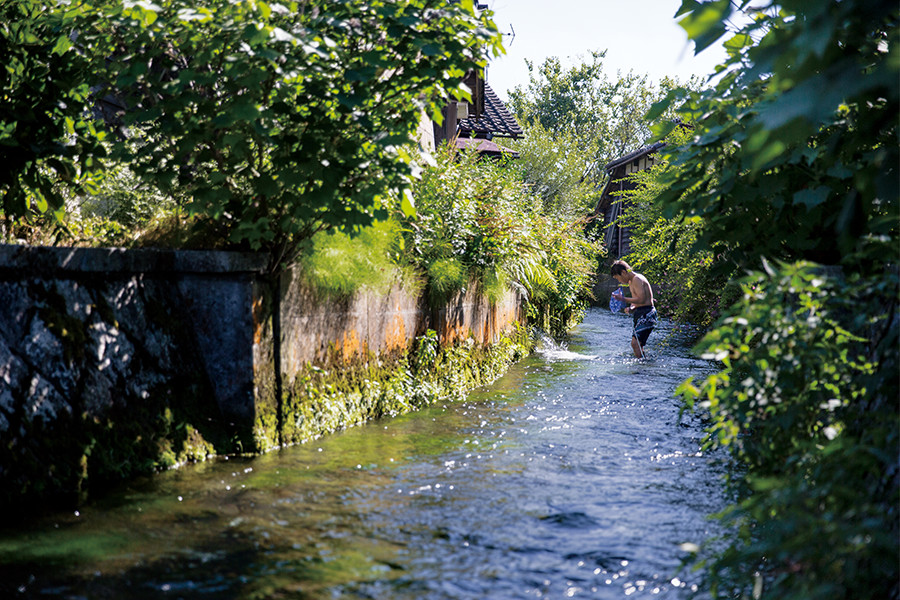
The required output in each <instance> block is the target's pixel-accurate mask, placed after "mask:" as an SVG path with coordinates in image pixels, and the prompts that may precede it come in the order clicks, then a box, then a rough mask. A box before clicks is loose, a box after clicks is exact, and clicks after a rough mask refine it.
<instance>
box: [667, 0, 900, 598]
mask: <svg viewBox="0 0 900 600" xmlns="http://www.w3.org/2000/svg"><path fill="white" fill-rule="evenodd" d="M749 4H750V3H749V2H748V1H746V0H744V1H742V2H739V3H738V2H728V1H727V0H721V1H719V0H716V1H711V2H699V1H697V0H684V1H683V2H682V9H681V11H680V12H679V15H682V16H683V17H682V20H681V23H682V25H683V26H684V28H685V29H686V31H687V32H688V34H689V35H690V37H691V38H692V39H694V40H695V41H696V43H697V46H698V49H700V50H702V48H703V47H706V46H708V45H709V44H711V43H713V42H714V41H715V40H716V39H718V38H719V37H721V35H722V34H723V33H724V32H725V31H726V27H727V26H728V24H729V23H733V22H734V20H733V19H732V18H733V17H734V16H735V15H734V14H733V12H734V11H736V10H739V9H744V8H746V7H747V6H748V5H749ZM761 5H763V6H761ZM753 6H754V7H756V8H757V10H754V11H752V17H753V18H752V19H748V20H747V24H746V25H743V26H741V28H740V30H738V31H737V32H734V34H733V35H732V36H730V37H729V38H728V39H727V41H726V42H725V47H726V48H727V49H728V50H729V52H730V58H729V59H728V61H727V62H726V63H725V64H724V65H723V66H722V67H721V68H720V72H719V74H718V76H717V78H716V79H715V80H714V81H715V85H714V86H713V87H711V88H710V89H708V90H705V91H700V92H690V91H687V90H674V91H673V92H671V93H670V94H668V96H667V98H666V99H665V100H663V101H661V102H660V103H658V104H657V105H655V106H654V108H653V110H652V111H651V113H650V116H651V117H657V116H659V115H661V114H663V111H666V110H671V109H672V108H676V110H677V111H678V112H679V113H680V114H681V115H682V117H683V118H684V119H685V120H689V121H693V122H694V124H695V126H696V129H695V135H694V137H693V138H692V139H691V140H689V141H687V142H686V143H683V144H680V145H671V146H669V147H667V148H666V150H664V152H663V154H664V156H665V158H666V159H667V161H668V164H669V165H670V166H671V167H672V168H669V169H666V170H665V171H663V172H662V173H661V177H660V178H659V179H658V180H657V181H656V183H657V185H658V188H657V194H656V201H657V202H659V203H660V206H661V209H662V215H663V216H664V217H666V218H669V219H672V220H674V221H675V222H681V223H698V224H699V225H700V226H699V227H698V228H697V229H696V233H697V237H696V243H695V244H694V248H695V250H697V251H707V252H710V253H711V254H712V256H714V257H717V258H718V259H719V260H722V261H727V263H729V264H730V265H732V267H731V268H735V267H736V268H738V269H740V270H744V271H747V272H748V275H747V277H746V278H745V279H743V280H742V281H741V285H742V291H743V298H742V299H741V300H740V301H739V302H737V303H736V304H735V305H734V306H733V307H732V308H731V310H729V311H728V313H727V315H726V317H725V318H724V319H722V320H720V321H719V322H718V324H717V326H716V327H715V328H714V329H713V330H712V331H711V332H710V333H709V334H708V336H707V337H706V338H705V340H704V341H702V342H701V345H700V348H701V349H702V350H703V351H704V352H706V353H707V355H708V356H709V357H711V358H715V359H716V360H719V361H721V363H722V366H723V369H722V371H721V372H720V373H718V374H716V375H713V376H711V377H709V378H707V379H706V380H705V381H703V382H701V383H695V382H693V381H689V382H686V383H685V385H684V386H682V388H681V392H682V393H683V395H684V397H685V399H686V401H687V402H688V405H689V406H692V407H694V408H695V409H702V410H704V411H708V414H709V417H710V423H711V424H710V437H709V439H708V443H709V444H710V445H723V446H726V447H728V448H731V449H732V450H733V451H734V452H735V454H736V456H738V457H739V458H740V459H741V460H742V461H743V463H744V464H745V465H746V467H747V469H746V474H745V476H743V477H740V478H738V479H737V480H736V483H737V484H738V488H739V490H740V491H741V496H740V501H739V503H738V504H736V505H735V506H734V507H732V508H731V509H730V510H729V511H727V513H726V517H727V518H728V519H729V520H730V521H731V522H732V523H733V524H735V526H736V527H737V531H738V533H739V535H738V536H737V537H735V538H734V539H732V540H730V541H729V543H728V545H727V547H726V549H725V551H724V552H723V553H722V554H720V555H719V556H718V557H713V558H712V559H711V560H710V561H709V563H708V567H709V574H710V578H711V582H712V585H713V588H714V591H715V592H717V593H718V594H721V595H725V596H728V597H749V596H751V595H754V594H756V595H757V597H758V595H759V593H760V592H761V591H762V593H763V594H764V595H765V596H766V597H768V596H771V597H778V598H796V599H800V598H803V599H810V598H822V599H825V598H829V599H831V598H897V597H898V596H900V588H898V583H897V582H898V578H897V565H898V564H900V553H898V547H897V539H898V535H900V518H898V509H897V507H898V505H900V503H898V500H900V479H898V474H900V466H898V459H897V456H898V443H900V419H898V414H897V404H896V400H897V398H898V397H900V387H898V380H900V377H898V372H900V371H898V363H897V344H898V340H900V337H898V332H900V320H898V317H897V312H896V311H897V304H898V299H900V278H898V270H897V269H898V258H900V256H898V254H900V243H898V226H900V219H898V209H897V203H898V172H897V169H898V168H900V146H898V122H897V114H898V108H900V89H898V88H900V54H898V53H900V34H898V20H900V10H898V8H897V6H896V4H895V3H889V2H866V1H862V0H844V1H842V2H821V3H810V2H802V1H800V0H787V1H783V2H779V3H777V5H776V4H775V3H761V2H754V3H753ZM760 7H761V8H760ZM748 10H749V9H748ZM671 129H672V126H671V125H670V124H668V123H667V122H663V123H661V124H660V125H658V127H657V130H658V132H659V133H660V134H665V133H666V132H668V131H669V130H671Z"/></svg>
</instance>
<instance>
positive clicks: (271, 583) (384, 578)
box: [0, 311, 727, 599]
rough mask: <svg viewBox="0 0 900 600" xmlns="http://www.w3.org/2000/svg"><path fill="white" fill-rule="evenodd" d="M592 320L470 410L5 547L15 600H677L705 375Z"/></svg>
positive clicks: (215, 476)
mask: <svg viewBox="0 0 900 600" xmlns="http://www.w3.org/2000/svg"><path fill="white" fill-rule="evenodd" d="M629 336H630V322H629V320H628V319H627V318H626V317H622V316H617V315H611V314H609V313H606V312H600V311H592V312H590V313H589V314H588V316H587V318H586V319H585V322H584V323H583V324H582V325H581V326H580V327H578V328H577V330H576V331H575V332H574V333H573V335H572V336H571V337H570V338H569V340H568V341H567V343H566V345H559V344H554V343H552V342H550V341H549V340H545V341H544V342H543V343H542V344H541V346H540V347H539V349H538V351H537V352H536V353H535V354H533V355H532V356H530V357H528V358H526V359H525V360H523V361H521V362H520V363H519V364H517V365H514V366H513V368H511V369H510V371H509V372H508V373H507V374H506V375H505V376H504V377H502V378H501V379H499V380H498V381H496V382H494V383H493V384H492V385H490V386H487V387H485V388H483V389H479V390H476V391H475V392H474V393H472V394H471V395H470V397H469V398H468V399H467V400H466V401H465V402H457V403H447V404H439V405H435V406H432V407H429V408H426V409H424V410H421V411H419V412H417V413H414V414H409V415H405V416H402V417H398V418H394V419H390V420H384V421H379V422H374V423H370V424H368V425H366V426H362V427H358V428H355V429H351V430H348V431H345V432H342V433H339V434H335V435H331V436H328V437H326V438H323V439H320V440H317V441H315V442H311V443H308V444H305V445H301V446H297V447H294V448H290V449H286V450H283V451H281V452H276V453H272V454H269V455H265V456H261V457H257V458H253V459H239V460H235V459H232V460H221V461H217V462H213V463H208V464H203V465H197V466H194V467H189V468H183V469H180V470H177V471H172V472H168V473H164V474H161V475H159V476H157V477H154V478H152V479H149V480H145V481H142V482H139V483H136V484H133V485H131V486H129V487H127V488H125V489H123V490H122V491H121V492H120V493H118V494H116V495H111V496H110V497H108V498H106V499H105V500H104V501H102V502H97V503H95V504H93V505H91V506H89V507H87V508H85V509H84V510H83V511H82V513H81V514H56V515H51V516H49V517H47V518H46V519H44V520H42V521H41V522H39V523H31V524H28V525H27V526H25V527H23V528H22V529H21V530H18V531H6V532H4V533H2V534H0V582H2V583H0V596H2V597H11V598H53V597H56V598H122V597H128V598H161V597H163V598H170V597H171V598H316V599H318V598H334V597H342V598H397V599H420V598H429V599H431V598H448V599H449V598H460V599H461V598H467V599H468V598H471V599H476V598H478V599H481V598H492V599H495V598H496V599H505V598H535V597H553V598H562V597H586V598H621V597H626V596H627V597H631V598H635V597H638V598H640V597H647V598H650V597H654V598H656V597H667V598H686V597H689V596H690V595H691V593H692V591H691V588H692V586H695V585H697V583H698V580H697V575H696V574H692V573H691V572H684V570H683V569H681V568H680V567H681V562H682V560H683V559H684V558H685V557H686V556H687V553H686V551H685V550H684V548H685V547H686V546H684V544H686V543H688V544H699V543H702V542H703V541H704V540H706V539H708V538H710V537H711V536H714V535H717V534H719V533H721V532H719V531H718V530H717V529H716V527H717V525H716V524H715V523H714V522H711V521H710V520H709V519H708V518H707V515H709V514H711V513H713V512H716V511H718V510H720V509H721V508H723V507H724V505H725V503H726V500H727V499H726V498H725V497H724V492H723V490H722V486H721V475H722V474H724V472H725V468H726V465H725V461H724V457H721V456H716V455H706V454H704V453H702V452H700V449H699V443H700V439H701V437H702V423H700V422H699V420H697V419H696V418H695V417H690V416H684V417H681V418H680V417H679V405H678V401H677V399H675V398H674V397H673V390H674V389H675V387H676V386H677V385H678V383H680V382H681V381H682V380H683V379H685V378H686V377H688V376H690V375H697V376H703V375H704V374H706V373H709V372H710V368H711V367H710V366H709V365H708V364H707V363H705V362H703V361H699V360H697V359H695V358H693V357H691V355H690V353H689V352H688V349H687V345H686V344H687V343H689V341H690V339H689V336H687V335H686V334H685V332H684V331H682V330H678V329H675V328H673V327H671V326H669V325H668V324H666V323H663V324H662V326H661V328H660V330H659V331H657V332H654V334H653V336H652V337H651V341H650V343H649V344H648V347H647V349H648V353H649V355H650V357H649V358H648V359H644V360H635V359H633V358H629V355H630V348H629V345H628V343H629Z"/></svg>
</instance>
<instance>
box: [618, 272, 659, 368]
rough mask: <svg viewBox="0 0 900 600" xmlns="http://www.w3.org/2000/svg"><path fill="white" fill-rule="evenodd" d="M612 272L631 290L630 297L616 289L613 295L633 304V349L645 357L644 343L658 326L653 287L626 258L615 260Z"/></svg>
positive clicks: (637, 355)
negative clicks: (629, 264) (636, 271)
mask: <svg viewBox="0 0 900 600" xmlns="http://www.w3.org/2000/svg"><path fill="white" fill-rule="evenodd" d="M610 274H611V275H612V276H613V278H614V279H615V280H616V281H618V282H619V283H621V284H622V285H627V286H628V288H629V290H630V292H631V297H629V298H625V296H624V294H622V290H616V291H615V292H613V296H614V297H615V298H618V299H619V300H622V301H624V302H628V303H630V305H631V306H630V307H629V308H630V310H631V314H632V316H633V318H634V330H633V331H632V334H631V349H632V351H633V352H634V355H635V356H636V357H638V358H643V356H644V344H646V343H647V338H648V337H650V332H651V331H653V328H654V327H656V319H657V313H656V308H655V307H654V306H653V288H651V287H650V282H649V281H647V278H646V277H644V276H643V275H641V274H640V273H635V272H634V271H632V270H631V267H630V266H628V263H627V262H625V261H624V260H617V261H616V262H614V263H613V265H612V268H611V269H610Z"/></svg>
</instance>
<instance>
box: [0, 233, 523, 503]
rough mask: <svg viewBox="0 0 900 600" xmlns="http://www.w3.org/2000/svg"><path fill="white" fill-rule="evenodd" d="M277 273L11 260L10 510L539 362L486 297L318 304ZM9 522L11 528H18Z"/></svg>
mask: <svg viewBox="0 0 900 600" xmlns="http://www.w3.org/2000/svg"><path fill="white" fill-rule="evenodd" d="M267 262H268V259H267V257H266V256H262V255H256V254H240V253H226V252H191V251H162V250H160V251H154V250H122V249H84V248H44V247H24V246H9V245H0V307H2V308H0V507H11V506H19V507H22V506H26V505H27V506H30V507H32V508H38V507H42V506H46V505H48V504H62V505H72V504H75V503H78V502H80V501H82V500H83V499H84V498H85V497H87V496H88V495H89V494H90V493H91V492H94V491H97V490H101V489H103V488H105V487H107V486H109V485H110V484H114V483H117V482H119V481H122V480H125V479H128V478H132V477H135V476H137V475H143V474H150V473H153V472H155V471H158V470H160V469H164V468H169V467H171V466H174V465H177V464H180V463H183V462H186V461H196V460H203V459H205V458H208V457H211V456H215V455H223V454H233V453H255V452H262V451H267V450H270V449H273V448H277V447H281V446H283V445H288V444H293V443H297V442H301V441H304V440H307V439H311V438H313V437H316V436H318V435H321V434H323V433H326V432H328V431H333V430H335V429H338V428H342V427H347V426H351V425H353V424H356V423H360V422H362V421H365V420H367V419H370V418H373V417H379V416H382V415H389V414H398V413H401V412H404V411H406V410H411V409H414V408H416V407H418V406H421V405H422V404H425V403H428V402H432V401H434V400H436V399H438V398H441V397H445V396H447V395H452V394H461V393H463V392H464V391H465V390H467V389H469V388H471V387H473V386H475V385H481V384H483V383H486V382H487V381H489V380H491V379H493V378H494V377H496V376H498V375H499V374H501V373H502V372H503V371H504V370H505V368H506V366H507V365H508V364H509V363H510V362H512V361H513V360H516V359H517V358H518V357H519V356H521V355H522V353H523V352H527V350H528V339H527V338H528V336H527V335H526V334H525V331H524V328H523V327H521V326H520V323H521V321H522V320H523V319H524V313H523V310H522V303H521V299H520V298H519V297H518V296H517V295H515V294H514V293H512V292H510V294H509V296H508V297H507V298H505V299H504V300H502V301H501V302H498V303H495V304H490V303H488V302H487V301H486V300H485V299H484V298H483V297H482V295H481V294H479V292H478V290H477V289H476V288H475V287H474V286H470V291H469V292H468V293H466V294H460V295H459V296H457V297H456V298H454V299H453V300H452V301H451V302H450V303H448V305H447V306H444V307H440V308H439V309H434V308H432V307H429V306H428V305H427V304H425V303H424V301H423V299H422V298H421V297H420V294H419V293H418V292H417V291H416V290H408V289H404V288H403V287H402V286H397V287H395V288H394V289H392V290H390V291H389V292H388V293H387V294H380V295H379V294H373V293H370V292H364V293H361V294H359V295H358V296H357V297H354V298H350V299H346V300H344V301H337V302H336V301H318V300H316V298H315V297H314V295H313V294H312V293H310V292H309V290H307V289H305V288H304V286H303V284H302V282H301V281H300V278H299V277H296V276H295V274H293V273H292V272H291V271H287V272H285V273H284V274H282V275H281V276H279V277H277V278H273V277H271V276H269V275H267V274H266V273H265V272H264V270H265V265H266V264H267ZM5 514H13V513H10V512H9V511H6V512H5Z"/></svg>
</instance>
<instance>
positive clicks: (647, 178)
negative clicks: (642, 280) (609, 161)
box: [615, 127, 738, 329]
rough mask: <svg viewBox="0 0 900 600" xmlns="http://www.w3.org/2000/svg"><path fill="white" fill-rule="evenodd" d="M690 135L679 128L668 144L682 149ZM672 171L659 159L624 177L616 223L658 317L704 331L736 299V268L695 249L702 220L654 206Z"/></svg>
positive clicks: (657, 204) (707, 251)
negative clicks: (628, 185) (629, 185)
mask: <svg viewBox="0 0 900 600" xmlns="http://www.w3.org/2000/svg"><path fill="white" fill-rule="evenodd" d="M692 133H693V130H692V129H687V128H682V127H679V128H678V129H676V130H675V131H673V132H672V133H670V134H669V135H668V137H667V138H666V142H667V143H669V144H675V145H678V144H680V143H684V142H685V141H687V140H688V139H689V138H690V136H691V135H692ZM675 168H677V167H674V166H672V165H670V164H669V162H668V161H667V160H666V159H665V158H660V159H659V160H658V161H656V163H655V164H654V165H653V166H652V167H651V168H649V169H647V170H644V171H638V172H636V173H633V174H631V175H629V176H628V177H629V178H630V179H631V181H632V182H633V183H634V184H635V185H634V188H633V189H629V190H625V191H624V192H622V193H621V195H620V196H619V197H618V198H616V200H615V201H616V202H627V209H626V210H624V211H623V212H622V213H621V216H620V217H619V219H620V225H622V226H624V227H627V228H628V229H629V231H631V248H632V251H631V253H630V254H629V255H628V256H625V257H623V258H624V259H625V260H626V261H627V262H628V264H630V265H631V266H632V267H634V268H635V270H639V271H640V272H641V273H644V274H645V275H647V277H648V278H649V280H650V281H652V282H653V283H654V286H655V294H654V301H655V303H656V307H657V308H658V309H659V311H660V313H661V314H663V315H665V316H667V317H671V318H674V319H675V320H677V321H680V322H683V323H691V324H693V325H695V326H697V327H700V328H703V329H706V328H708V327H710V326H711V325H712V324H713V322H715V320H716V319H717V318H718V317H719V316H720V315H721V314H722V312H723V311H724V309H726V308H727V307H728V306H729V305H730V304H731V303H732V302H733V301H735V300H736V299H737V298H736V296H737V294H738V290H737V285H736V284H734V283H733V282H731V281H730V280H731V277H732V276H733V275H734V265H733V263H730V262H727V261H724V260H722V257H721V256H716V255H715V254H713V252H712V250H710V249H709V248H698V247H697V239H698V237H699V236H700V235H701V234H702V232H703V228H704V223H703V219H702V218H700V217H692V218H690V219H683V220H680V219H670V218H666V217H665V216H664V214H663V213H664V211H665V206H664V205H663V204H661V203H659V202H657V197H658V196H659V195H660V193H661V192H662V191H663V190H664V189H665V188H664V187H663V184H661V183H660V182H661V180H662V179H664V178H667V177H669V176H670V174H669V171H670V170H671V169H675Z"/></svg>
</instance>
